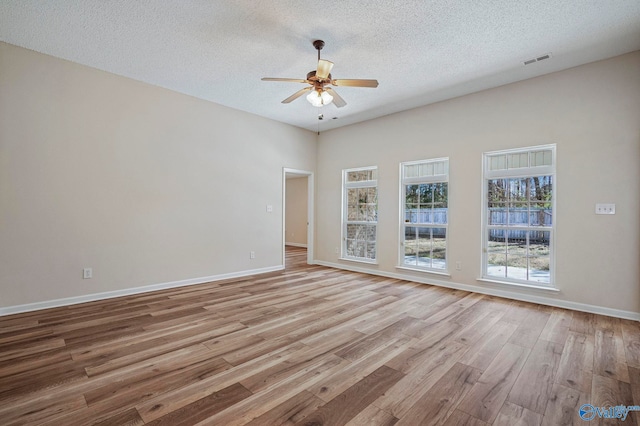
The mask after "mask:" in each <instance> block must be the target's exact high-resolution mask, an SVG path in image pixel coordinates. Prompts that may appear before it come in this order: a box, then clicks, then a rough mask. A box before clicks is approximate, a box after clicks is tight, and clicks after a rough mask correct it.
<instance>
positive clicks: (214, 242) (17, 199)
mask: <svg viewBox="0 0 640 426" xmlns="http://www.w3.org/2000/svg"><path fill="white" fill-rule="evenodd" d="M315 152H316V135H315V134H314V133H312V132H308V131H305V130H301V129H297V128H294V127H292V126H288V125H285V124H282V123H277V122H274V121H271V120H267V119H264V118H260V117H257V116H254V115H251V114H247V113H244V112H240V111H237V110H233V109H230V108H226V107H223V106H220V105H216V104H213V103H209V102H205V101H202V100H198V99H195V98H191V97H188V96H184V95H181V94H177V93H174V92H171V91H168V90H164V89H161V88H158V87H154V86H150V85H147V84H143V83H140V82H136V81H133V80H130V79H126V78H122V77H119V76H115V75H112V74H108V73H105V72H102V71H98V70H95V69H91V68H88V67H84V66H80V65H77V64H74V63H71V62H67V61H63V60H59V59H55V58H52V57H49V56H45V55H42V54H39V53H35V52H32V51H29V50H25V49H21V48H18V47H15V46H11V45H7V44H4V43H0V308H1V307H6V306H15V305H22V304H28V303H34V302H41V301H49V300H53V299H59V298H69V297H77V296H81V295H87V294H93V293H100V292H113V291H118V290H122V289H127V288H132V287H137V286H146V285H151V284H159V283H166V282H172V281H178V280H186V279H192V278H198V277H208V276H215V275H220V274H227V273H234V272H239V271H247V270H255V269H263V268H272V267H277V266H278V265H281V264H282V255H281V252H282V244H283V241H282V235H283V232H282V223H283V220H282V211H281V210H282V205H283V203H282V201H283V200H282V178H283V177H282V169H283V167H288V168H295V169H302V170H309V171H313V170H315ZM268 204H269V205H272V206H273V213H267V212H266V205H268ZM252 250H253V251H255V252H256V258H255V259H253V260H251V259H249V252H250V251H252ZM83 267H92V268H93V274H94V278H93V279H90V280H83V279H82V268H83Z"/></svg>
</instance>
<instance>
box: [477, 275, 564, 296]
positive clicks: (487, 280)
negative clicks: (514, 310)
mask: <svg viewBox="0 0 640 426" xmlns="http://www.w3.org/2000/svg"><path fill="white" fill-rule="evenodd" d="M476 280H477V281H482V282H485V283H491V284H500V285H505V286H509V287H523V288H531V289H534V290H545V291H552V292H555V293H558V292H560V290H559V289H557V288H555V287H549V286H546V285H535V284H524V283H517V282H512V281H500V280H496V279H492V278H486V277H485V278H477V279H476Z"/></svg>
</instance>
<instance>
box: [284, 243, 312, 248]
mask: <svg viewBox="0 0 640 426" xmlns="http://www.w3.org/2000/svg"><path fill="white" fill-rule="evenodd" d="M284 245H285V246H291V247H304V248H307V245H306V244H302V243H286V242H285V243H284Z"/></svg>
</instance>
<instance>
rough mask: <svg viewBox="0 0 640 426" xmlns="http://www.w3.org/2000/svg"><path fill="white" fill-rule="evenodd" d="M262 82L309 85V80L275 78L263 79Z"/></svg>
mask: <svg viewBox="0 0 640 426" xmlns="http://www.w3.org/2000/svg"><path fill="white" fill-rule="evenodd" d="M261 80H262V81H288V82H290V83H308V81H307V80H301V79H299V78H275V77H263V78H262V79H261Z"/></svg>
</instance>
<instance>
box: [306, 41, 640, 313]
mask: <svg viewBox="0 0 640 426" xmlns="http://www.w3.org/2000/svg"><path fill="white" fill-rule="evenodd" d="M383 84H384V82H381V86H382V85H383ZM548 143H556V144H557V186H556V191H557V192H556V194H557V235H556V238H557V244H556V264H557V267H556V280H557V287H558V288H559V289H560V292H559V293H551V292H547V291H541V290H524V289H522V290H521V289H516V288H513V287H511V286H509V287H505V286H500V285H492V284H488V283H484V282H479V281H477V278H478V277H479V276H480V269H481V265H480V263H481V256H480V251H481V241H480V237H481V232H480V226H481V224H480V211H481V176H482V170H481V158H482V153H483V152H486V151H492V150H500V149H507V148H514V147H526V146H532V145H540V144H548ZM436 157H449V159H450V222H449V253H448V255H449V262H450V264H453V262H455V261H461V262H462V265H463V268H462V271H456V270H454V269H453V268H451V267H450V273H451V277H450V278H443V277H440V276H434V275H429V274H421V273H416V274H413V275H414V276H416V277H421V278H425V277H426V278H428V279H438V280H441V281H444V282H449V283H459V284H463V285H468V286H473V288H476V289H481V290H486V289H498V290H506V291H510V292H512V293H513V294H522V295H527V296H534V297H537V296H541V297H545V298H551V299H559V300H562V301H569V302H575V303H581V304H589V305H595V306H601V307H606V308H612V309H617V310H624V311H630V312H635V313H638V312H640V278H639V277H640V167H639V163H640V52H635V53H632V54H627V55H624V56H620V57H616V58H613V59H609V60H605V61H601V62H596V63H592V64H588V65H584V66H581V67H577V68H573V69H570V70H566V71H563V72H558V73H555V74H551V75H547V76H543V77H539V78H535V79H531V80H527V81H523V82H519V83H514V84H510V85H507V86H503V87H499V88H496V89H492V90H487V91H484V92H480V93H476V94H472V95H468V96H464V97H460V98H456V99H453V100H449V101H446V102H441V103H438V104H434V105H430V106H426V107H422V108H417V109H413V110H410V111H405V112H402V113H398V114H394V115H390V116H387V117H383V118H380V119H377V120H373V121H368V122H364V123H360V124H355V125H352V126H348V127H344V128H340V129H336V130H333V131H329V132H325V133H322V134H321V135H320V137H319V141H318V168H317V174H316V179H317V180H316V182H317V192H316V206H317V207H316V209H317V210H316V211H317V216H316V217H317V222H316V226H317V240H316V258H317V259H318V260H319V261H322V262H325V263H334V264H336V263H338V264H342V265H343V266H344V267H354V266H357V267H360V268H362V269H369V270H374V271H379V272H383V273H396V272H399V271H398V270H397V269H396V268H395V267H396V264H397V249H398V247H399V242H398V228H399V223H398V220H399V207H398V199H399V195H398V193H399V192H398V191H399V183H398V179H399V176H398V164H399V163H400V162H402V161H410V160H421V159H428V158H436ZM372 165H377V166H378V167H379V180H378V182H379V223H378V247H379V248H378V257H379V265H377V266H368V265H366V264H360V263H353V262H341V261H339V260H338V255H336V254H335V252H334V249H335V248H336V247H339V246H340V208H341V207H340V202H341V195H340V191H341V190H340V185H341V170H342V169H344V168H351V167H360V166H372ZM597 202H605V203H616V215H615V216H596V215H595V214H594V207H595V206H594V205H595V203H597ZM402 272H403V273H405V274H408V275H409V274H410V273H407V272H405V271H402Z"/></svg>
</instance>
